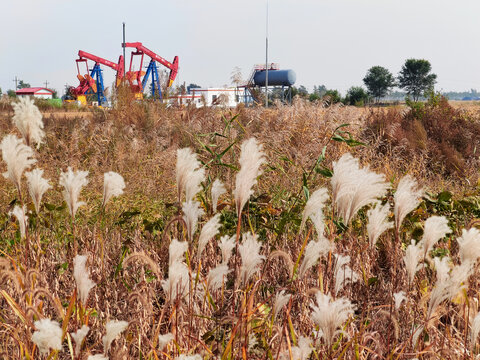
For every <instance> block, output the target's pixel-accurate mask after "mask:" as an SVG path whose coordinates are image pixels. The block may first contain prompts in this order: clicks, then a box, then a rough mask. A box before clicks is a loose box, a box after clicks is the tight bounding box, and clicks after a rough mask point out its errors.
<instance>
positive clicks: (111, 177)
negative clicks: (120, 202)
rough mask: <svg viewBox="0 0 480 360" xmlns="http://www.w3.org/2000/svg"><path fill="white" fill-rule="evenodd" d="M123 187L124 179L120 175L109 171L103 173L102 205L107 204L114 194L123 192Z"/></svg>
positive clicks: (117, 194)
mask: <svg viewBox="0 0 480 360" xmlns="http://www.w3.org/2000/svg"><path fill="white" fill-rule="evenodd" d="M123 189H125V181H124V180H123V177H122V175H120V174H118V173H116V172H114V171H109V172H106V173H105V174H103V202H102V207H105V206H106V205H107V202H108V201H109V200H110V199H111V198H112V197H114V196H119V195H122V194H123Z"/></svg>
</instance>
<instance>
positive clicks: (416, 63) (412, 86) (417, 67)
mask: <svg viewBox="0 0 480 360" xmlns="http://www.w3.org/2000/svg"><path fill="white" fill-rule="evenodd" d="M431 70H432V65H431V64H430V62H429V61H428V60H424V59H408V60H406V61H405V64H404V65H403V67H402V70H400V74H399V75H398V84H399V87H400V88H402V89H405V90H406V92H407V94H408V95H411V96H413V100H414V101H418V98H419V97H420V95H422V94H424V93H425V92H427V91H431V90H433V86H434V85H435V83H436V80H437V75H435V74H431V73H430V71H431Z"/></svg>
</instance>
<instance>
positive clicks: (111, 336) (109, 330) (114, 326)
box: [102, 320, 128, 355]
mask: <svg viewBox="0 0 480 360" xmlns="http://www.w3.org/2000/svg"><path fill="white" fill-rule="evenodd" d="M127 326H128V322H127V321H120V320H110V321H109V322H107V324H106V325H105V329H106V334H105V336H103V337H102V342H103V354H104V355H106V354H107V353H108V350H109V349H110V345H111V344H112V341H113V340H115V338H116V337H117V336H118V335H120V334H121V333H122V332H124V331H125V329H126V328H127Z"/></svg>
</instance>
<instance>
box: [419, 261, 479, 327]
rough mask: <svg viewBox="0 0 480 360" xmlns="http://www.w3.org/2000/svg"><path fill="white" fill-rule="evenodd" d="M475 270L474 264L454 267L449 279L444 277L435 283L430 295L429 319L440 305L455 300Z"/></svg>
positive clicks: (467, 263)
mask: <svg viewBox="0 0 480 360" xmlns="http://www.w3.org/2000/svg"><path fill="white" fill-rule="evenodd" d="M472 270H473V263H471V262H466V263H464V264H461V265H457V266H455V267H453V269H452V270H451V272H450V275H449V276H448V277H444V276H442V278H440V279H438V280H437V281H436V283H435V286H434V288H433V289H432V292H431V293H430V301H429V303H428V310H427V319H430V318H431V316H432V315H433V313H434V312H435V310H436V308H437V307H438V305H440V304H441V303H442V301H444V300H446V299H453V298H454V297H455V296H456V295H458V293H459V292H460V291H462V290H463V289H465V288H466V287H467V280H468V277H469V276H470V275H471V273H472Z"/></svg>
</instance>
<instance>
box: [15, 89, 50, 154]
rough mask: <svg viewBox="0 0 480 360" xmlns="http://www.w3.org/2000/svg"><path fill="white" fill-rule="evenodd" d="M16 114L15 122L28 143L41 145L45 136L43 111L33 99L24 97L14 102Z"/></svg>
mask: <svg viewBox="0 0 480 360" xmlns="http://www.w3.org/2000/svg"><path fill="white" fill-rule="evenodd" d="M12 107H13V110H14V112H15V113H14V115H13V118H12V121H13V123H14V124H15V126H16V127H17V128H18V130H19V131H20V132H21V133H22V136H23V138H24V139H25V143H26V144H27V145H29V146H30V145H32V144H37V148H38V147H40V144H41V143H42V139H43V137H44V136H45V133H44V132H43V130H42V129H43V121H42V113H41V112H40V110H38V108H37V107H36V106H35V104H34V102H33V99H30V98H27V97H22V98H20V99H19V101H18V102H17V103H13V104H12Z"/></svg>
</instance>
